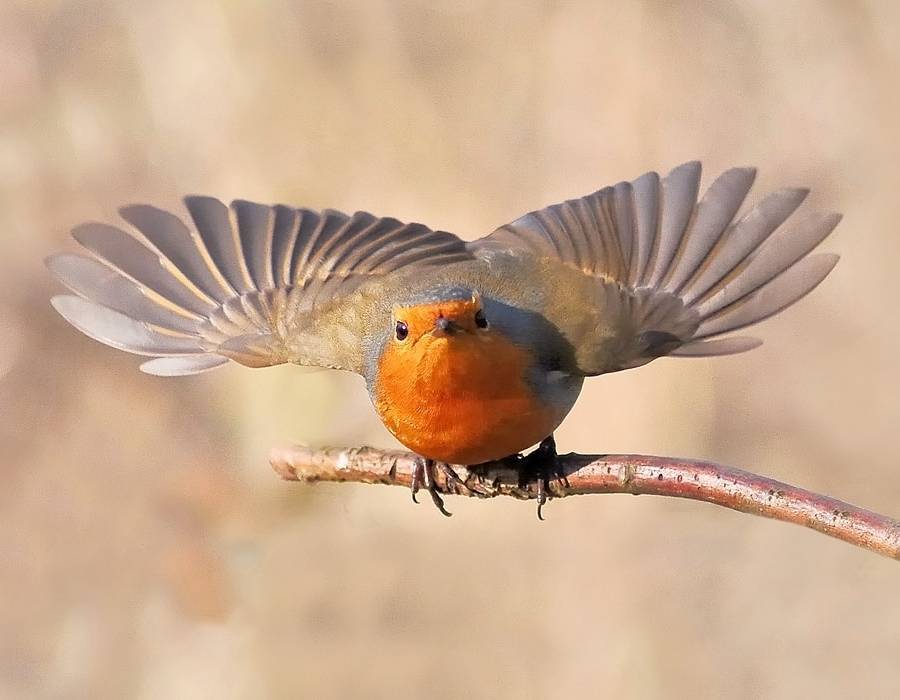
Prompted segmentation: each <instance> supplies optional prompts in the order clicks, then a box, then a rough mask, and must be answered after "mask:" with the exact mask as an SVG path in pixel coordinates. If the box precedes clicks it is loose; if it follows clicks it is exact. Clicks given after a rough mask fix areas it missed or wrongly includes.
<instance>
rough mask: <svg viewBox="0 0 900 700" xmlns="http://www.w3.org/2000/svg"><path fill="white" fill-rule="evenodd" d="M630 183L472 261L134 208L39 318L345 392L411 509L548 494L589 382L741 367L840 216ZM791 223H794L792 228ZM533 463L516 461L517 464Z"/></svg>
mask: <svg viewBox="0 0 900 700" xmlns="http://www.w3.org/2000/svg"><path fill="white" fill-rule="evenodd" d="M701 171H702V168H701V164H700V162H699V161H691V162H687V163H684V164H682V165H679V166H678V167H676V168H674V169H673V170H671V171H670V172H669V173H668V174H666V175H665V176H660V175H659V174H658V173H657V172H655V171H651V172H647V173H645V174H643V175H641V176H640V177H638V178H636V179H634V180H632V181H623V182H619V183H618V184H616V185H612V186H608V187H603V188H602V189H599V190H597V191H595V192H593V193H592V194H589V195H586V196H584V197H580V198H576V199H570V200H567V201H564V202H560V203H557V204H553V205H550V206H546V207H544V208H541V209H537V210H535V211H532V212H530V213H527V214H525V215H524V216H521V217H520V218H518V219H516V220H515V221H513V222H511V223H508V224H505V225H503V226H500V227H499V228H497V229H496V230H495V231H493V232H492V233H490V234H489V235H487V236H485V237H483V238H480V239H477V240H475V241H472V242H467V241H464V240H463V239H462V238H460V237H458V236H456V235H454V234H452V233H449V232H446V231H441V230H433V229H431V228H429V227H427V226H425V225H423V224H420V223H403V222H401V221H398V220H397V219H394V218H390V217H379V216H375V215H373V214H370V213H368V212H363V211H358V212H356V213H354V214H352V215H348V214H344V213H341V212H339V211H336V210H332V209H324V210H321V211H316V210H312V209H307V208H296V207H291V206H286V205H282V204H276V205H271V206H269V205H264V204H259V203H255V202H250V201H246V200H235V201H233V202H231V204H230V205H226V204H224V203H223V202H222V201H220V200H218V199H216V198H213V197H207V196H197V195H193V196H188V197H185V198H184V204H185V207H186V210H187V214H188V217H189V223H185V220H183V219H182V218H180V217H179V216H177V215H175V214H172V213H169V212H167V211H164V210H162V209H159V208H156V207H153V206H149V205H144V204H138V205H131V206H126V207H123V208H122V209H120V210H119V213H120V215H121V217H122V219H123V220H124V222H125V223H126V224H127V227H115V226H111V225H107V224H103V223H96V222H94V223H85V224H82V225H80V226H77V227H75V228H74V230H73V231H72V235H73V237H74V238H75V240H76V241H77V242H78V243H79V244H80V245H81V246H82V247H83V248H84V249H85V250H86V251H87V252H88V253H89V255H84V254H80V253H72V252H58V253H55V254H53V255H51V256H50V257H48V258H47V259H46V264H47V266H48V267H49V269H50V271H51V272H52V273H53V274H54V275H55V276H56V277H57V278H58V279H59V280H60V281H61V282H62V283H63V284H64V285H65V286H66V287H67V288H68V290H69V291H70V292H71V293H70V294H61V295H57V296H54V297H52V299H51V303H52V305H53V306H54V307H55V309H56V310H57V311H58V312H59V313H60V314H61V315H62V316H63V318H65V319H66V320H67V321H68V322H69V323H71V324H72V325H73V326H75V327H76V328H77V329H78V330H80V331H81V332H83V333H84V334H86V335H88V336H90V337H91V338H93V339H95V340H98V341H100V342H101V343H105V344H106V345H109V346H112V347H113V348H118V349H120V350H125V351H127V352H130V353H135V354H138V355H144V356H147V357H149V358H150V359H147V360H146V361H144V362H143V364H141V365H140V369H141V370H143V371H144V372H147V373H149V374H153V375H160V376H181V375H191V374H196V373H199V372H205V371H208V370H212V369H214V368H217V367H221V366H223V365H225V364H226V363H229V362H236V363H238V364H241V365H245V366H247V367H253V368H259V367H267V366H272V365H279V364H284V363H293V364H296V365H304V366H315V367H324V368H330V369H335V370H345V371H350V372H354V373H356V374H358V375H361V376H362V377H363V378H364V380H365V383H366V386H367V389H368V393H369V396H370V398H371V401H372V404H373V406H374V408H375V411H376V412H377V414H378V416H379V417H380V419H381V420H382V422H383V423H384V425H385V426H386V427H387V429H388V430H389V431H390V432H391V433H392V434H393V435H394V436H395V437H396V438H397V440H398V441H399V442H401V443H402V444H403V445H405V446H406V447H407V448H409V449H410V450H411V451H412V452H413V453H415V454H416V455H417V462H416V464H417V466H416V472H415V478H414V479H413V485H412V494H413V499H414V500H415V498H416V492H417V491H418V490H419V489H420V488H423V487H424V488H427V490H428V492H429V493H430V495H431V498H432V500H433V502H434V504H435V505H436V506H437V507H438V509H439V510H440V511H441V512H442V513H444V514H449V512H448V511H447V510H446V509H445V508H444V504H443V499H442V498H441V496H440V494H439V492H438V489H437V486H436V480H435V477H436V475H437V474H438V473H439V472H441V473H443V474H445V475H446V478H447V479H448V480H453V479H454V477H456V472H455V471H454V470H453V468H452V465H467V466H475V465H485V464H490V463H494V462H496V461H502V460H509V459H512V460H517V461H515V464H517V465H518V466H517V468H518V469H519V470H520V474H521V478H522V479H523V482H525V483H527V485H529V487H531V486H534V487H535V488H536V491H537V494H536V497H537V507H538V517H539V518H540V517H542V516H541V508H542V506H543V505H544V503H545V502H546V501H547V498H548V488H547V484H548V483H549V482H550V481H551V480H552V479H554V478H560V479H562V478H564V476H562V474H561V472H560V470H559V468H558V466H557V460H556V456H557V451H556V443H555V440H554V433H555V431H556V429H557V428H558V426H559V425H560V424H561V423H562V421H563V419H564V418H565V417H566V415H567V414H568V413H569V411H570V410H571V409H572V407H573V406H574V404H575V402H576V399H577V398H578V396H579V393H580V392H581V389H582V386H583V383H584V380H585V379H587V378H590V377H596V376H599V375H602V374H606V373H610V372H618V371H621V370H626V369H632V368H636V367H640V366H642V365H645V364H647V363H649V362H651V361H653V360H655V359H657V358H659V357H664V356H668V357H677V358H684V357H707V356H720V355H731V354H736V353H742V352H745V351H748V350H751V349H753V348H755V347H757V346H758V345H760V344H761V342H762V341H761V340H760V339H758V338H756V337H754V336H748V335H733V333H734V332H735V331H739V330H741V329H744V328H746V327H748V326H751V325H753V324H756V323H758V322H760V321H763V320H764V319H766V318H768V317H770V316H772V315H774V314H776V313H779V312H780V311H782V310H784V309H786V308H787V307H789V306H791V305H792V304H794V303H795V302H797V301H798V300H799V299H801V298H802V297H804V296H805V295H806V294H807V293H809V292H810V291H812V290H813V289H814V288H815V287H816V286H817V285H818V284H819V283H820V282H821V281H822V280H823V279H824V278H825V277H826V276H827V275H828V274H829V272H831V270H832V269H833V268H834V266H835V264H836V263H837V261H838V256H837V255H836V254H833V253H818V252H817V253H814V252H813V251H814V249H815V248H816V247H817V246H818V245H819V244H820V243H821V242H822V241H823V240H824V239H825V238H826V237H827V236H828V235H829V234H830V233H831V232H832V230H833V229H834V228H835V227H836V226H837V224H838V222H839V221H840V219H841V215H840V214H837V213H832V212H823V211H806V208H805V207H804V208H802V209H801V204H802V203H803V202H804V200H805V199H806V197H807V195H808V193H809V190H808V189H805V188H785V189H780V190H777V191H775V192H773V193H771V194H769V195H768V196H766V197H764V198H762V199H761V200H760V201H758V202H757V203H755V205H753V206H750V207H746V208H745V211H741V209H742V207H743V205H744V202H745V199H746V198H747V195H748V194H749V192H750V189H751V187H752V185H753V182H754V179H755V177H756V169H755V168H751V167H736V168H731V169H729V170H726V171H725V172H724V173H722V174H721V175H719V176H718V177H717V178H716V179H715V180H714V181H713V182H712V184H710V185H709V187H708V188H707V189H706V190H705V192H704V193H703V194H702V196H700V180H701ZM798 210H799V211H798ZM535 445H537V446H538V447H537V449H536V450H534V451H532V452H530V453H529V454H527V455H526V456H522V454H523V453H524V452H525V451H526V450H528V449H529V448H530V447H533V446H535Z"/></svg>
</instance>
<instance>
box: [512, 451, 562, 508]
mask: <svg viewBox="0 0 900 700" xmlns="http://www.w3.org/2000/svg"><path fill="white" fill-rule="evenodd" d="M557 457H558V454H557V452H556V440H555V439H554V438H553V435H550V436H549V437H547V438H544V440H542V441H541V444H540V445H538V446H537V448H536V449H535V450H534V451H533V452H531V453H529V454H527V455H526V456H524V457H522V462H521V470H520V472H519V477H520V485H521V486H522V488H527V487H528V486H530V484H531V483H532V482H534V483H535V484H536V486H537V516H538V520H543V519H544V516H543V514H542V510H543V507H544V504H545V503H546V502H547V499H548V495H547V484H548V483H549V482H550V481H552V480H553V479H558V480H559V481H560V483H561V485H562V486H563V488H568V487H569V480H568V479H567V478H566V475H565V473H564V472H563V471H562V470H561V469H560V466H559V460H558V459H557Z"/></svg>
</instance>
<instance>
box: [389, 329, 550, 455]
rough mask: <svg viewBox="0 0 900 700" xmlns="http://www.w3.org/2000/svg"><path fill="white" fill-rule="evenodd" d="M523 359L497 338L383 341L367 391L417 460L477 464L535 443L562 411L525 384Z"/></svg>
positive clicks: (469, 336) (526, 363) (526, 364)
mask: <svg viewBox="0 0 900 700" xmlns="http://www.w3.org/2000/svg"><path fill="white" fill-rule="evenodd" d="M529 363H530V358H529V356H528V354H527V353H526V352H525V351H524V350H522V349H521V348H519V347H517V346H515V345H513V344H512V343H510V342H509V341H507V340H506V339H505V338H503V337H502V336H501V335H499V334H496V333H487V334H478V335H473V334H459V335H454V336H452V337H431V336H430V335H426V336H424V337H422V338H420V339H419V340H418V341H417V342H416V343H415V345H414V346H413V347H412V348H409V349H401V348H398V347H396V346H395V345H394V344H393V343H388V345H387V347H386V348H385V351H384V353H383V354H382V356H381V360H380V363H379V374H378V379H377V382H376V385H375V387H374V391H373V399H374V402H375V408H376V410H377V411H378V413H379V415H380V416H381V419H382V421H384V424H385V425H386V426H387V428H388V429H389V430H390V431H391V432H392V433H393V434H394V435H395V436H396V437H397V439H398V440H400V442H402V443H403V444H404V445H406V446H407V447H408V448H409V449H411V450H412V451H414V452H416V453H417V454H420V455H422V456H424V457H429V458H431V459H434V460H437V461H440V462H449V463H451V464H479V463H481V462H487V461H490V460H493V459H500V458H501V457H506V456H508V455H511V454H514V453H516V452H520V451H521V450H524V449H526V448H527V447H529V446H530V445H533V444H535V443H537V442H540V441H541V440H543V439H544V438H545V437H547V436H548V435H549V434H550V433H551V432H553V430H554V429H555V428H556V427H557V425H558V424H559V422H560V421H561V420H562V418H563V416H562V415H559V411H557V410H553V409H552V408H551V407H550V406H548V405H544V404H542V402H541V401H540V400H539V399H538V398H537V397H536V396H535V395H534V393H533V390H532V388H531V387H530V386H529V384H528V382H527V381H526V379H525V377H526V372H527V370H528V367H529Z"/></svg>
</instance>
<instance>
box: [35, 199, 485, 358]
mask: <svg viewBox="0 0 900 700" xmlns="http://www.w3.org/2000/svg"><path fill="white" fill-rule="evenodd" d="M185 204H186V205H187V209H188V211H189V213H190V216H191V218H192V220H193V224H194V225H193V227H192V228H189V227H188V226H187V225H185V224H184V223H183V222H182V221H181V219H179V218H178V217H177V216H175V215H173V214H170V213H168V212H165V211H162V210H161V209H157V208H155V207H151V206H146V205H136V206H130V207H125V208H123V209H122V210H121V214H122V217H123V218H124V219H125V220H126V221H127V222H128V223H129V224H131V225H132V226H133V227H134V228H135V229H136V230H137V232H139V233H137V234H136V235H134V234H131V233H126V232H125V231H123V230H121V229H118V228H115V227H113V226H107V225H105V224H97V223H90V224H84V225H82V226H79V227H77V228H76V229H75V230H74V231H73V235H74V237H75V239H76V240H77V241H78V242H79V243H80V244H81V245H82V246H84V247H85V248H86V249H87V250H88V251H90V253H92V256H93V257H87V256H84V255H79V254H74V253H58V254H56V255H52V256H50V257H49V258H48V259H47V265H48V267H49V268H50V270H51V271H52V272H53V273H54V274H55V275H56V276H57V277H58V278H59V279H60V280H61V281H62V282H63V283H64V284H65V285H66V286H67V287H68V288H69V289H70V290H72V291H73V292H74V293H75V294H74V295H60V296H56V297H54V298H53V300H52V301H53V305H54V307H55V308H56V309H57V311H59V313H60V314H62V315H63V316H64V317H65V318H66V320H68V321H69V322H70V323H71V324H72V325H74V326H75V327H76V328H78V329H79V330H81V331H82V332H83V333H85V334H86V335H89V336H90V337H92V338H94V339H96V340H99V341H100V342H102V343H106V344H107V345H110V346H112V347H115V348H119V349H121V350H126V351H128V352H132V353H136V354H140V355H149V356H151V357H153V358H154V359H151V360H148V361H146V362H144V363H143V364H142V365H141V369H142V370H144V371H145V372H149V373H151V374H159V375H182V374H195V373H197V372H202V371H205V370H208V369H212V368H214V367H218V366H220V365H223V364H225V363H226V362H228V360H229V359H232V360H235V361H237V362H239V363H241V364H244V365H248V366H251V367H264V366H269V365H275V364H281V363H285V362H294V363H297V364H305V365H318V366H324V367H332V368H338V369H349V370H354V371H358V370H359V368H360V362H361V360H360V353H361V352H362V348H361V347H359V344H358V343H355V342H354V340H358V339H354V338H352V337H350V338H346V337H344V338H340V337H337V333H335V332H333V331H334V329H328V328H317V326H316V308H317V305H318V304H319V303H320V302H324V301H328V302H333V301H334V300H336V299H340V298H343V297H346V296H347V295H349V294H350V293H352V292H353V291H354V290H356V289H357V288H358V287H359V286H360V285H361V284H362V283H363V282H365V281H366V280H371V279H373V278H375V277H383V276H384V275H389V274H392V273H395V272H397V271H398V270H401V269H403V268H407V267H409V266H412V265H421V266H429V265H435V264H447V263H452V262H458V261H460V260H469V259H472V257H473V256H472V254H471V253H470V252H469V251H468V250H467V249H466V246H465V243H464V242H463V241H462V240H460V239H459V238H457V237H456V236H454V235H453V234H451V233H446V232H443V231H432V230H431V229H429V228H427V227H425V226H423V225H422V224H403V223H401V222H399V221H397V220H396V219H391V218H378V217H375V216H373V215H372V214H368V213H365V212H357V213H356V214H353V215H352V216H348V215H346V214H342V213H340V212H337V211H333V210H325V211H322V212H316V211H312V210H309V209H295V208H292V207H287V206H282V205H276V206H266V205H262V204H255V203H253V202H247V201H235V202H232V204H231V206H230V207H227V206H225V205H224V204H223V203H222V202H220V201H219V200H217V199H213V198H210V197H196V196H195V197H187V198H186V199H185ZM298 336H302V337H303V338H305V339H306V340H307V341H308V342H307V343H305V344H304V343H299V344H298V342H297V337H298Z"/></svg>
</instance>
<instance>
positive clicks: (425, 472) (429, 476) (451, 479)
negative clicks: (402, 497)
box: [410, 457, 466, 518]
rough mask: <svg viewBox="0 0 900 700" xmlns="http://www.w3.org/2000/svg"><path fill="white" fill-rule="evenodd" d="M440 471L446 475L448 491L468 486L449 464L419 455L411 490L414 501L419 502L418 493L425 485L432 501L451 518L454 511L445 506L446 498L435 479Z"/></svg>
mask: <svg viewBox="0 0 900 700" xmlns="http://www.w3.org/2000/svg"><path fill="white" fill-rule="evenodd" d="M438 471H440V473H441V474H443V475H444V479H445V481H446V483H447V490H448V491H451V492H456V491H458V489H459V488H466V485H465V483H463V480H462V479H460V478H459V475H458V474H457V473H456V472H455V471H454V470H453V467H451V466H450V465H449V464H446V463H444V462H435V461H434V460H433V459H426V458H424V457H417V458H416V469H415V471H414V472H413V478H412V483H411V484H410V491H411V493H412V499H413V501H414V502H416V503H418V502H419V501H418V499H417V498H416V494H417V493H418V492H419V489H420V488H422V487H423V486H424V487H425V489H426V490H427V491H428V495H429V496H431V502H432V503H434V505H435V507H436V508H437V509H438V510H439V511H440V512H441V513H443V514H444V515H446V516H447V517H448V518H449V517H450V516H451V515H453V513H451V512H450V511H448V510H447V509H446V508H445V507H444V499H443V498H441V494H440V492H439V491H438V488H437V481H436V480H435V475H436V474H437V473H438Z"/></svg>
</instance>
